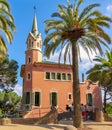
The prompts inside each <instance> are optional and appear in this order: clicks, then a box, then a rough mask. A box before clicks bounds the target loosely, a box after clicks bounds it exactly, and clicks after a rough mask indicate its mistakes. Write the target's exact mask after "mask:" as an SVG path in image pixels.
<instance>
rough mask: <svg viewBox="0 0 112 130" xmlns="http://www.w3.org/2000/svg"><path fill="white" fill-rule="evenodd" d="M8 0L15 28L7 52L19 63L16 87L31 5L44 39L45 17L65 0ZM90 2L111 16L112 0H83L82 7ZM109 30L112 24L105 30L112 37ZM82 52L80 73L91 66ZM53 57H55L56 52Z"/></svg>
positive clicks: (29, 23)
mask: <svg viewBox="0 0 112 130" xmlns="http://www.w3.org/2000/svg"><path fill="white" fill-rule="evenodd" d="M8 2H9V4H10V7H11V13H12V15H13V17H14V19H15V25H16V28H17V31H16V33H14V39H13V41H12V44H11V45H9V44H7V46H8V54H9V58H10V59H15V60H16V61H17V62H18V64H19V70H18V85H17V87H19V86H22V78H21V77H20V67H21V65H22V64H24V63H25V50H26V39H27V36H28V34H29V32H30V31H31V27H32V21H33V17H34V9H33V7H34V6H36V8H37V9H36V15H37V23H38V30H39V32H40V33H41V34H42V38H43V40H44V38H45V33H44V29H45V25H44V21H45V20H46V19H50V18H51V17H50V16H51V14H52V13H53V12H55V11H57V5H58V4H66V0H8ZM71 2H74V0H71ZM92 3H100V4H101V6H100V7H99V8H97V9H98V10H100V11H101V12H102V13H103V14H105V15H109V16H111V17H112V0H84V4H83V5H82V7H85V6H87V5H88V4H92ZM111 30H112V26H111V28H110V29H109V30H107V31H108V33H109V34H110V36H111V37H112V32H111ZM82 53H83V56H82V58H83V63H80V73H82V72H84V73H85V72H86V70H87V69H89V68H90V67H91V66H92V63H91V62H90V61H88V59H87V58H86V56H85V54H84V52H83V51H82ZM54 57H55V59H57V54H56V55H55V56H54ZM54 57H53V56H52V57H51V60H52V59H54ZM20 89H21V87H20ZM18 91H19V90H18Z"/></svg>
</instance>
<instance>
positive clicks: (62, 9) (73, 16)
mask: <svg viewBox="0 0 112 130" xmlns="http://www.w3.org/2000/svg"><path fill="white" fill-rule="evenodd" d="M67 3H68V4H67V5H60V4H59V5H58V12H55V13H53V14H52V17H53V18H54V19H53V18H52V19H50V20H46V21H45V24H46V27H45V32H46V34H47V36H46V38H45V40H44V45H45V56H47V57H48V58H49V57H50V54H54V53H55V52H56V51H57V50H59V48H60V50H61V51H60V53H59V60H60V57H61V55H62V51H63V50H64V60H65V62H66V58H67V56H68V57H70V56H72V72H73V103H74V106H75V107H74V117H73V125H74V126H75V127H80V126H81V111H80V88H79V74H78V57H80V53H81V52H80V47H82V48H83V49H84V50H85V52H86V53H87V54H88V56H89V52H93V51H94V52H96V53H97V50H98V51H99V52H100V54H103V50H102V48H101V45H104V46H106V47H108V45H107V43H111V39H110V37H109V36H108V34H107V33H106V32H105V31H104V30H103V28H102V27H109V24H110V22H111V18H109V17H107V16H104V15H102V14H101V13H100V12H99V11H98V10H94V8H95V7H98V6H99V4H91V5H88V6H87V7H85V8H84V9H83V10H82V11H79V9H80V6H81V4H82V3H83V0H76V1H75V4H74V5H72V4H71V3H70V1H69V0H68V2H67Z"/></svg>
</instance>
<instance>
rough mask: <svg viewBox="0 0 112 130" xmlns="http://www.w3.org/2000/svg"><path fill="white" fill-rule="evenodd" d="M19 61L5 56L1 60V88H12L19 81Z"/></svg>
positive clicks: (7, 89)
mask: <svg viewBox="0 0 112 130" xmlns="http://www.w3.org/2000/svg"><path fill="white" fill-rule="evenodd" d="M18 67H19V66H18V63H17V61H15V60H9V58H8V57H5V58H3V59H1V60H0V89H2V90H3V91H10V90H12V89H13V88H14V87H15V85H16V83H17V73H18Z"/></svg>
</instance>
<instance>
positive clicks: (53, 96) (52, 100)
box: [50, 92, 57, 106]
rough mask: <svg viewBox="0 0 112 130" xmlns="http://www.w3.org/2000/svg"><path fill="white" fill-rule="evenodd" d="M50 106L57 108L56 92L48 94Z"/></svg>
mask: <svg viewBox="0 0 112 130" xmlns="http://www.w3.org/2000/svg"><path fill="white" fill-rule="evenodd" d="M50 105H51V106H57V93H56V92H52V93H50Z"/></svg>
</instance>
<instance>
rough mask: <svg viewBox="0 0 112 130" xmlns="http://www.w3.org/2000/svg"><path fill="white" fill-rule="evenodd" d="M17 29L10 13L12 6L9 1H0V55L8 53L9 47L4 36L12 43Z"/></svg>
mask: <svg viewBox="0 0 112 130" xmlns="http://www.w3.org/2000/svg"><path fill="white" fill-rule="evenodd" d="M15 30H16V27H15V25H14V19H13V17H12V15H11V12H10V6H9V3H8V2H7V0H0V55H3V54H4V53H6V52H7V46H6V42H5V40H4V39H5V38H4V35H5V37H6V39H7V40H8V42H9V43H11V42H12V39H13V32H15Z"/></svg>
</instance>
